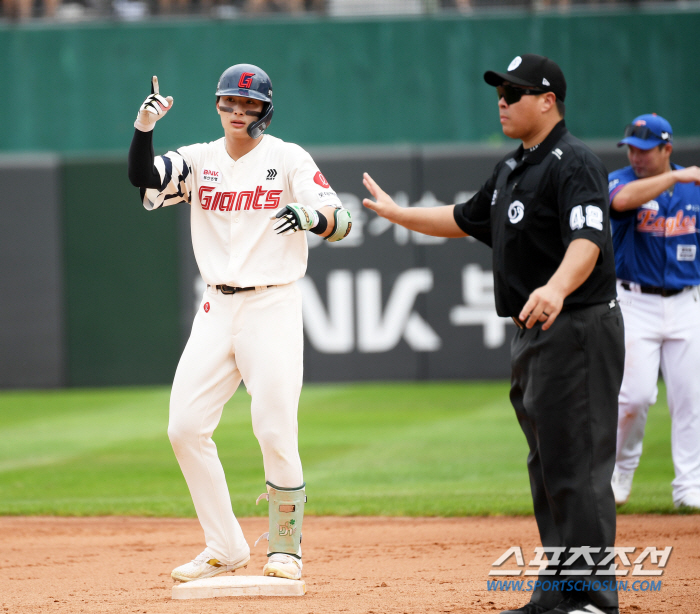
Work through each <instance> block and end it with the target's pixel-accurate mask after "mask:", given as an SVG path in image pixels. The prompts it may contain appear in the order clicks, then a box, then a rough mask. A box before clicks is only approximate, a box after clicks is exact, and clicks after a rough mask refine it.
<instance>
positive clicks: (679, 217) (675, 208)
mask: <svg viewBox="0 0 700 614" xmlns="http://www.w3.org/2000/svg"><path fill="white" fill-rule="evenodd" d="M672 167H673V168H674V169H680V168H682V167H681V166H678V165H676V164H673V165H672ZM636 179H637V176H636V175H635V174H634V171H633V170H632V167H631V166H626V167H625V168H621V169H620V170H617V171H614V172H612V173H610V175H609V176H608V182H609V183H608V192H609V194H610V202H611V203H612V201H613V198H615V195H616V194H617V193H618V192H619V191H620V190H621V189H622V188H623V187H624V186H625V185H626V184H628V183H630V182H631V181H635V180H636ZM610 217H611V225H612V233H613V248H614V250H615V270H616V273H617V277H618V279H622V280H625V281H631V282H634V283H638V284H640V285H642V286H657V287H659V288H666V289H667V290H678V289H681V288H684V287H685V286H694V285H698V284H700V260H699V259H698V232H697V222H698V218H699V217H700V187H699V186H696V185H695V184H694V183H676V184H675V185H674V186H673V188H672V189H671V190H667V191H666V192H663V193H662V194H660V195H659V196H657V197H656V198H655V199H653V200H650V201H649V202H648V203H645V204H643V205H642V206H641V207H639V208H638V209H632V210H631V211H623V212H618V211H614V210H612V209H611V211H610Z"/></svg>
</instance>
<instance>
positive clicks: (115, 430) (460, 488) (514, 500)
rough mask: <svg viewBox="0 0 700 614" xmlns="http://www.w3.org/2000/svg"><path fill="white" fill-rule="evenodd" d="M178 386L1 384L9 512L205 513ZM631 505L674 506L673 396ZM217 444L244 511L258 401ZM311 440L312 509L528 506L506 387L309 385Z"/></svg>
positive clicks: (1, 478) (520, 442)
mask: <svg viewBox="0 0 700 614" xmlns="http://www.w3.org/2000/svg"><path fill="white" fill-rule="evenodd" d="M168 397H169V389H168V388H122V389H85V390H78V389H73V390H61V391H41V392H35V391H19V392H2V393H0V442H2V443H1V444H0V514H58V515H102V514H128V515H147V516H194V508H193V507H192V503H191V500H190V496H189V493H188V491H187V487H186V485H185V482H184V479H183V478H182V475H181V473H180V470H179V467H178V465H177V462H176V460H175V457H174V456H173V453H172V450H171V448H170V443H169V442H168V439H167V435H166V427H167V420H168ZM659 399H660V401H659V403H657V405H656V406H654V407H653V408H652V409H651V411H650V414H649V422H648V426H647V435H646V438H645V450H644V455H643V457H642V464H641V466H640V468H639V470H638V472H637V476H636V478H635V483H634V488H633V492H632V497H631V500H630V503H629V504H628V505H626V506H625V507H624V508H623V510H622V511H623V512H672V511H674V510H673V505H672V502H671V487H670V481H671V480H672V479H673V465H672V463H671V454H670V420H669V417H668V410H667V408H666V405H665V400H664V399H665V391H664V390H661V391H660V394H659ZM214 440H215V441H216V443H217V446H218V448H219V455H220V457H221V460H222V462H223V464H224V468H225V470H226V475H227V478H228V484H229V489H230V491H231V498H232V501H233V505H234V510H235V511H236V513H237V514H238V515H239V516H247V515H263V514H266V513H267V507H266V506H262V507H257V508H256V507H255V498H256V497H257V495H258V494H260V493H261V492H263V491H264V475H263V471H262V457H261V454H260V448H259V447H258V444H257V441H256V440H255V438H254V436H253V433H252V428H251V424H250V397H249V396H248V395H247V394H245V392H244V391H239V392H237V393H236V394H235V395H234V397H233V399H232V400H231V401H230V402H229V403H228V405H227V406H226V408H225V410H224V416H223V419H222V421H221V424H220V426H219V428H218V429H217V431H216V433H215V435H214ZM299 443H300V451H301V457H302V462H303V464H304V474H305V479H306V482H307V494H308V497H309V503H308V505H307V511H308V513H311V514H348V515H354V514H362V515H424V516H461V515H485V514H529V513H531V511H532V505H531V502H530V493H529V485H528V479H527V473H526V468H525V459H526V455H527V446H526V443H525V438H524V437H523V435H522V433H521V432H520V429H519V427H518V424H517V421H516V419H515V416H514V415H513V410H512V408H511V407H510V404H509V401H508V384H507V383H504V382H492V383H463V382H458V383H421V384H353V385H323V386H321V385H307V386H305V387H304V391H303V393H302V398H301V403H300V410H299Z"/></svg>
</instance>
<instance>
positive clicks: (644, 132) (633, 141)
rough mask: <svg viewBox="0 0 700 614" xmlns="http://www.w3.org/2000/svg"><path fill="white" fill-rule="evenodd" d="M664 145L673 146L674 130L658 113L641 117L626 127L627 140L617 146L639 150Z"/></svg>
mask: <svg viewBox="0 0 700 614" xmlns="http://www.w3.org/2000/svg"><path fill="white" fill-rule="evenodd" d="M663 143H671V144H673V129H672V128H671V124H669V123H668V122H667V121H666V120H665V119H664V118H663V117H661V116H660V115H657V114H656V113H648V114H647V115H640V116H639V117H635V118H634V119H633V120H632V123H631V124H629V125H628V126H626V127H625V138H624V139H622V140H621V141H620V142H619V143H618V144H617V146H618V147H622V146H623V145H632V146H633V147H636V148H637V149H651V148H652V147H656V146H657V145H662V144H663Z"/></svg>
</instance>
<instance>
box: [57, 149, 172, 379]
mask: <svg viewBox="0 0 700 614" xmlns="http://www.w3.org/2000/svg"><path fill="white" fill-rule="evenodd" d="M61 174H62V180H63V233H64V242H63V260H64V263H65V273H64V276H65V291H64V292H65V294H64V303H65V313H66V317H65V339H66V341H65V344H66V345H65V353H66V363H67V369H66V370H67V374H66V375H67V377H66V382H67V383H68V384H69V385H71V386H104V385H119V384H150V383H154V382H167V381H169V380H171V379H172V377H173V375H174V374H175V367H176V366H177V360H178V358H179V354H180V350H181V345H180V335H179V334H178V331H179V328H178V327H179V317H180V306H179V295H178V292H179V281H178V272H177V271H178V233H177V211H176V208H175V207H168V208H165V209H163V210H158V211H154V212H148V211H146V210H145V209H144V208H143V207H142V206H141V204H140V199H139V191H138V190H137V189H136V188H134V187H133V186H131V185H130V184H129V182H128V180H127V178H126V175H127V172H126V161H125V160H123V159H115V160H109V159H100V160H93V159H72V160H67V161H64V163H63V165H62V173H61Z"/></svg>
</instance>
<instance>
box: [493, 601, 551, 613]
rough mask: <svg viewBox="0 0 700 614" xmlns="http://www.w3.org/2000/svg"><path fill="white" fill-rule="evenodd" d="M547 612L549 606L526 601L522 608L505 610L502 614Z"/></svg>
mask: <svg viewBox="0 0 700 614" xmlns="http://www.w3.org/2000/svg"><path fill="white" fill-rule="evenodd" d="M545 612H547V607H546V606H543V605H539V604H537V603H532V601H531V602H530V603H526V604H525V605H524V606H523V607H522V608H518V609H517V610H504V611H503V612H501V614H544V613H545Z"/></svg>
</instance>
